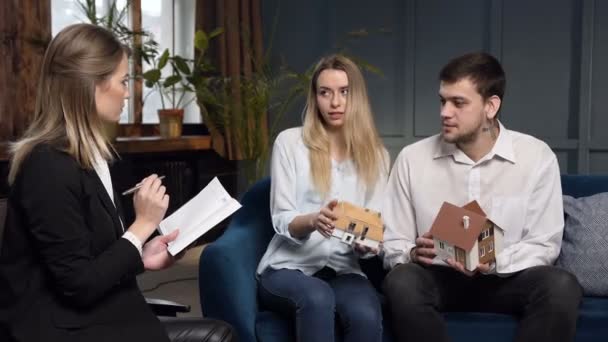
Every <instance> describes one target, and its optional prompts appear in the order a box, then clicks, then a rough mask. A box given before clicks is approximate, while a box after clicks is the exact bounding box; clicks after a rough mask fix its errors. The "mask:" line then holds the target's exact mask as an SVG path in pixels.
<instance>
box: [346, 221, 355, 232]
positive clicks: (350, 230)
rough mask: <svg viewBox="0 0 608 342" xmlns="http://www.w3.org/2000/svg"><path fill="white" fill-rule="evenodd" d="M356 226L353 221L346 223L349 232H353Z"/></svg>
mask: <svg viewBox="0 0 608 342" xmlns="http://www.w3.org/2000/svg"><path fill="white" fill-rule="evenodd" d="M356 226H357V224H356V223H355V222H351V223H350V224H349V225H348V232H351V233H352V232H354V231H355V227H356Z"/></svg>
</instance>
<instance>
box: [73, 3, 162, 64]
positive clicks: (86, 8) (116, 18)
mask: <svg viewBox="0 0 608 342" xmlns="http://www.w3.org/2000/svg"><path fill="white" fill-rule="evenodd" d="M130 4H131V1H127V2H126V3H125V5H124V6H123V7H119V6H118V4H117V1H116V0H112V2H110V6H109V9H108V13H107V14H106V15H105V16H99V15H98V14H97V7H96V6H95V0H79V1H78V7H79V8H80V11H81V12H82V14H83V15H84V16H85V18H86V20H87V21H88V22H89V23H91V24H93V25H97V26H101V27H104V28H106V29H108V30H109V31H111V32H112V33H113V34H114V35H115V36H116V37H117V38H118V39H119V40H120V41H121V42H122V43H123V44H125V45H127V46H129V47H130V48H131V50H132V51H133V54H134V57H135V58H143V59H144V60H147V59H150V58H152V56H154V55H155V54H157V51H158V46H159V45H158V43H157V42H156V41H155V40H154V39H153V37H152V35H151V34H150V33H149V32H147V31H145V30H132V29H131V28H129V27H128V26H127V25H126V24H125V23H126V22H128V20H127V16H128V14H129V11H128V9H129V6H130Z"/></svg>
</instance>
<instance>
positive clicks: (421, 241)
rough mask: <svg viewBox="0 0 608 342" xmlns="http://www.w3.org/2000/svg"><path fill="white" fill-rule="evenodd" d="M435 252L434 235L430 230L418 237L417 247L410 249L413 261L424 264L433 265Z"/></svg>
mask: <svg viewBox="0 0 608 342" xmlns="http://www.w3.org/2000/svg"><path fill="white" fill-rule="evenodd" d="M436 255H437V254H436V253H435V243H434V242H433V235H431V233H430V232H426V233H424V234H423V235H422V236H419V237H417V238H416V247H414V248H412V250H411V251H410V257H411V259H412V262H417V263H420V264H423V265H432V264H433V258H435V256H436Z"/></svg>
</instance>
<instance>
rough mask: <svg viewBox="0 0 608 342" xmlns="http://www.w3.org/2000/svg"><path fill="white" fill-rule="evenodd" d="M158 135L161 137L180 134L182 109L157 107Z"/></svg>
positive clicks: (177, 136)
mask: <svg viewBox="0 0 608 342" xmlns="http://www.w3.org/2000/svg"><path fill="white" fill-rule="evenodd" d="M158 119H159V122H160V136H161V137H163V138H179V137H181V136H182V121H183V119H184V110H183V109H159V110H158Z"/></svg>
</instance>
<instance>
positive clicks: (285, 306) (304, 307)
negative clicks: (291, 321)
mask: <svg viewBox="0 0 608 342" xmlns="http://www.w3.org/2000/svg"><path fill="white" fill-rule="evenodd" d="M324 270H326V269H324ZM324 273H325V272H324ZM321 278H324V279H321ZM259 285H260V286H258V289H259V296H260V301H261V304H262V305H263V306H264V307H266V308H268V309H270V310H272V311H275V312H278V313H280V314H283V315H286V316H287V317H294V318H295V333H296V341H298V342H309V341H323V342H324V341H328V342H331V341H334V340H335V337H334V334H335V332H334V326H335V323H336V319H337V321H338V323H339V325H340V326H341V327H342V329H343V333H344V334H343V335H344V341H345V342H355V341H366V342H373V341H381V340H382V311H381V308H380V301H379V299H378V295H377V294H376V290H375V289H374V288H373V286H372V285H371V283H370V282H369V281H368V280H367V279H366V278H365V277H363V276H360V275H358V274H343V275H337V276H335V275H334V276H322V277H316V276H307V275H305V274H304V273H302V272H300V271H298V270H288V269H280V270H273V269H270V268H269V269H267V270H266V271H264V273H263V274H262V275H261V276H260V280H259Z"/></svg>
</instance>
